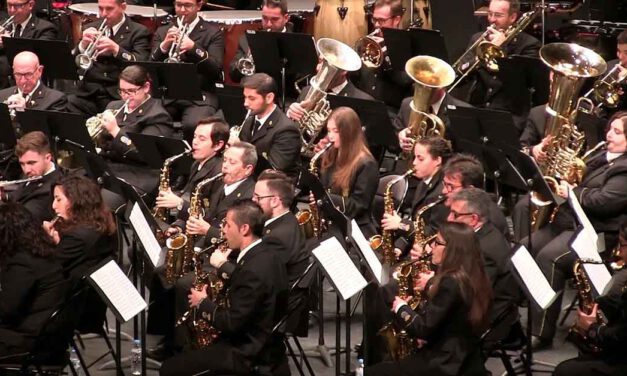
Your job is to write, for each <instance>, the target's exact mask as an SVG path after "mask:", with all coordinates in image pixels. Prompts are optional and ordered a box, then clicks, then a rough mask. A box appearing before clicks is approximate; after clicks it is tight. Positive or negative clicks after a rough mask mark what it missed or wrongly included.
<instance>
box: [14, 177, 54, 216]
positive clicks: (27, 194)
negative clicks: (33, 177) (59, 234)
mask: <svg viewBox="0 0 627 376" xmlns="http://www.w3.org/2000/svg"><path fill="white" fill-rule="evenodd" d="M62 174H63V172H62V171H61V170H60V169H59V168H58V167H57V169H56V170H54V171H53V172H51V173H49V174H48V175H44V177H43V178H41V179H40V180H37V181H34V182H30V183H28V184H26V183H24V184H22V185H21V186H20V187H19V188H17V189H16V190H15V191H12V192H7V198H8V199H9V200H10V201H13V202H17V203H20V204H22V205H24V207H25V208H26V209H27V210H28V211H29V212H30V213H31V214H32V215H33V217H34V218H35V220H36V221H37V222H43V221H49V220H51V219H52V218H54V216H55V213H54V211H53V210H52V184H53V183H54V182H55V181H56V180H57V179H58V178H59V177H61V175H62Z"/></svg>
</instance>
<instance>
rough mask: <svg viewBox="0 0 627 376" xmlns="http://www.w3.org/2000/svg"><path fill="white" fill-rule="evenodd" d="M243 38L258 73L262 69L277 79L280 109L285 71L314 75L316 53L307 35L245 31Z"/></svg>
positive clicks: (282, 103) (283, 101)
mask: <svg viewBox="0 0 627 376" xmlns="http://www.w3.org/2000/svg"><path fill="white" fill-rule="evenodd" d="M246 39H247V41H248V46H249V47H250V52H251V54H252V56H253V60H254V62H255V68H256V71H257V72H265V73H268V74H269V75H270V76H272V77H273V78H274V79H275V80H277V81H279V82H280V85H279V86H280V88H281V103H280V104H281V108H282V109H283V110H285V90H286V84H285V77H286V75H287V73H291V74H299V75H309V74H315V72H316V65H317V64H318V52H317V51H316V46H315V44H314V38H313V36H311V35H308V34H299V33H276V32H271V31H257V30H246Z"/></svg>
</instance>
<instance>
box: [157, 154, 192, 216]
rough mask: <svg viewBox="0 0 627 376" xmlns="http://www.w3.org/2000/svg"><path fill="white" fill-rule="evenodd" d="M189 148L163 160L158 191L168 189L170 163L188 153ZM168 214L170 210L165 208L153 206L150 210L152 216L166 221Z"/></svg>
mask: <svg viewBox="0 0 627 376" xmlns="http://www.w3.org/2000/svg"><path fill="white" fill-rule="evenodd" d="M190 152H191V150H185V151H184V152H182V153H181V154H177V155H174V156H171V157H170V158H167V159H166V160H165V162H163V167H162V168H161V174H160V175H159V192H161V191H168V190H169V189H170V165H171V164H172V163H173V162H174V161H176V160H177V159H179V158H182V157H184V156H186V155H189V153H190ZM169 215H170V210H169V209H167V208H160V207H158V206H155V207H154V209H153V210H152V216H153V217H155V219H156V220H158V221H159V220H160V221H163V222H166V221H167V219H168V216H169Z"/></svg>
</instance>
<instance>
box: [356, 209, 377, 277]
mask: <svg viewBox="0 0 627 376" xmlns="http://www.w3.org/2000/svg"><path fill="white" fill-rule="evenodd" d="M351 234H352V238H353V240H355V243H357V247H359V250H360V251H361V255H362V256H364V260H366V264H368V268H370V271H371V272H372V274H374V277H375V278H376V279H377V281H378V282H379V284H382V283H384V282H385V281H383V265H381V261H379V259H378V258H377V255H376V254H375V253H374V251H373V250H372V248H370V242H369V241H368V240H366V237H365V236H364V233H363V232H361V229H360V228H359V225H357V222H355V220H354V219H353V220H351Z"/></svg>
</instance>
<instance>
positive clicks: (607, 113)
mask: <svg viewBox="0 0 627 376" xmlns="http://www.w3.org/2000/svg"><path fill="white" fill-rule="evenodd" d="M616 66H618V68H617V69H619V70H620V73H619V75H620V76H621V77H623V78H622V81H621V83H620V84H618V85H619V87H620V90H621V91H622V93H621V95H620V99H619V100H618V103H617V105H616V107H615V108H607V106H604V107H601V109H602V111H601V114H600V116H602V117H605V118H609V117H611V116H612V115H613V114H614V113H615V112H617V111H625V110H627V97H626V96H625V91H626V90H627V80H626V79H625V78H624V77H625V75H627V30H623V31H621V32H620V34H618V36H617V37H616V59H613V60H610V61H608V62H607V70H606V71H605V72H606V73H609V72H610V71H611V70H612V69H614V68H615V67H616ZM603 76H605V74H603V75H601V77H603Z"/></svg>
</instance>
